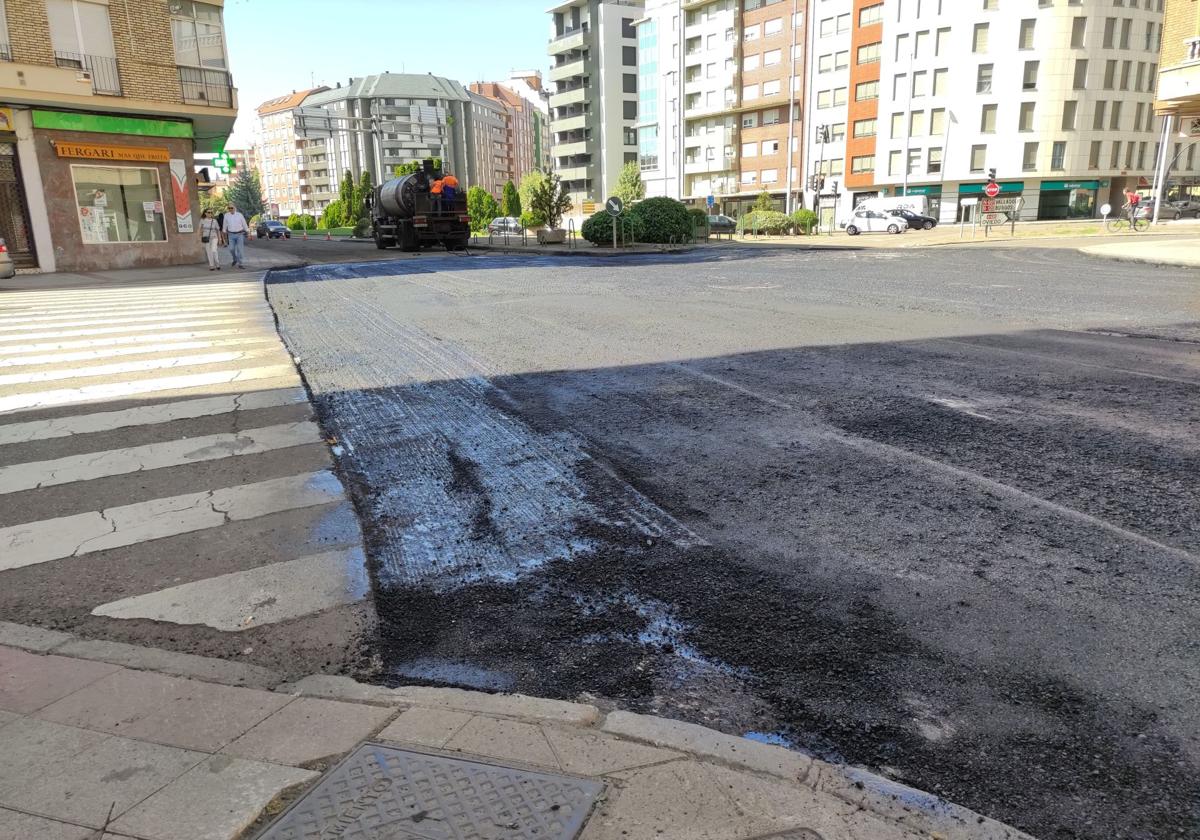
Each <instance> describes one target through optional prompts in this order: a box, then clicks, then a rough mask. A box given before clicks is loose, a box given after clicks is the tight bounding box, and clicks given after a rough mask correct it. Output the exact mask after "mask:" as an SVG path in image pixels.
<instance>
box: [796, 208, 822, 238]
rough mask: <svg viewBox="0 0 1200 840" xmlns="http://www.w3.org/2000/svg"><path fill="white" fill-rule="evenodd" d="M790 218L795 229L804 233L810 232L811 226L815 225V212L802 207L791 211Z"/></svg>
mask: <svg viewBox="0 0 1200 840" xmlns="http://www.w3.org/2000/svg"><path fill="white" fill-rule="evenodd" d="M791 219H792V224H793V225H795V226H796V230H797V231H798V232H800V233H803V234H805V235H807V234H810V233H812V231H813V228H815V227H816V226H817V214H816V213H814V212H813V211H812V210H809V209H807V208H804V207H802V208H800V209H799V210H796V211H795V212H793V213H792V216H791Z"/></svg>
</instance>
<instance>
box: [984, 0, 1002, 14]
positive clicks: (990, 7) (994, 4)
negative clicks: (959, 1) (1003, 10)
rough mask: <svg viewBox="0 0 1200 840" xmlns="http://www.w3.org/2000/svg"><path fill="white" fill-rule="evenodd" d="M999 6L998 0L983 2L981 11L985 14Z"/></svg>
mask: <svg viewBox="0 0 1200 840" xmlns="http://www.w3.org/2000/svg"><path fill="white" fill-rule="evenodd" d="M999 6H1000V3H999V0H983V10H984V11H985V12H994V11H996V9H997V8H999Z"/></svg>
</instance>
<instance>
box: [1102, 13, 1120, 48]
mask: <svg viewBox="0 0 1200 840" xmlns="http://www.w3.org/2000/svg"><path fill="white" fill-rule="evenodd" d="M1116 32H1117V19H1116V18H1105V19H1104V41H1103V44H1104V49H1106V50H1111V49H1112V48H1113V41H1114V39H1115V35H1116Z"/></svg>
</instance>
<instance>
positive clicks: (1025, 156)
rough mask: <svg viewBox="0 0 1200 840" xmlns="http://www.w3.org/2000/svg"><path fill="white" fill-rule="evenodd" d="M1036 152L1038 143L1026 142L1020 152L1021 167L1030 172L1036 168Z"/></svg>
mask: <svg viewBox="0 0 1200 840" xmlns="http://www.w3.org/2000/svg"><path fill="white" fill-rule="evenodd" d="M1037 154H1038V144H1037V143H1036V142H1034V143H1026V144H1025V151H1024V152H1023V153H1022V154H1021V169H1022V170H1024V171H1025V172H1032V171H1033V170H1035V169H1037Z"/></svg>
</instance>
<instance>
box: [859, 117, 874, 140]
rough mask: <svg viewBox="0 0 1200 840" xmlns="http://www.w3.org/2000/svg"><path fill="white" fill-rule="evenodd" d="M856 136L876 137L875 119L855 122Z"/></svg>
mask: <svg viewBox="0 0 1200 840" xmlns="http://www.w3.org/2000/svg"><path fill="white" fill-rule="evenodd" d="M854 136H855V137H874V136H875V118H874V117H872V118H870V119H866V120H855V121H854Z"/></svg>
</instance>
